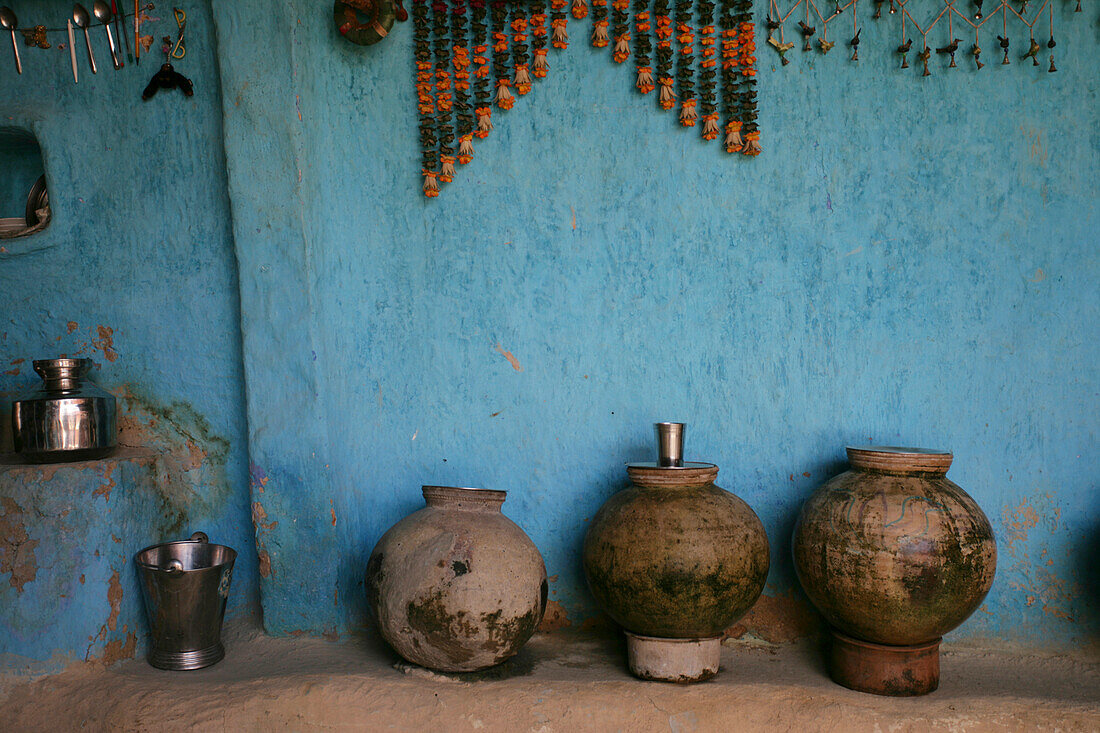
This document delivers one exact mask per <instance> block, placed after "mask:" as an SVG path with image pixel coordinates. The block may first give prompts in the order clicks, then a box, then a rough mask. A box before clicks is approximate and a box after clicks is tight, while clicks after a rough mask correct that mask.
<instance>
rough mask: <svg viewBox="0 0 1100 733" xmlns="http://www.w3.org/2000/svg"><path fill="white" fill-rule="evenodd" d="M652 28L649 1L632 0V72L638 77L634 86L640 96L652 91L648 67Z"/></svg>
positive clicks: (650, 71)
mask: <svg viewBox="0 0 1100 733" xmlns="http://www.w3.org/2000/svg"><path fill="white" fill-rule="evenodd" d="M652 28H653V26H652V24H651V23H650V22H649V0H634V30H635V31H636V32H637V38H636V40H635V41H634V70H635V72H637V74H638V77H637V81H636V82H635V84H634V85H635V86H636V87H637V88H638V91H639V92H641V93H642V94H649V93H650V92H652V91H653V88H654V84H653V67H652V66H650V60H649V54H650V52H652V50H653V38H652V36H651V35H650V31H651V30H652Z"/></svg>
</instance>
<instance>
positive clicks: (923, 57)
mask: <svg viewBox="0 0 1100 733" xmlns="http://www.w3.org/2000/svg"><path fill="white" fill-rule="evenodd" d="M931 56H932V49H931V48H930V47H929V46H925V47H924V50H923V51H921V52H920V53H918V54H917V58H918V59H920V61H921V63H923V64H924V72H923V73H921V76H931V75H932V72H930V71H929V70H928V59H929V58H931Z"/></svg>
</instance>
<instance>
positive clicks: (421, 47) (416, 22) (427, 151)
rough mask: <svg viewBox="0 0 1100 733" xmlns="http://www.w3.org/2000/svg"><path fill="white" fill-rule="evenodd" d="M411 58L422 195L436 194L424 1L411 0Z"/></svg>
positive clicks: (430, 52) (432, 110) (437, 190)
mask: <svg viewBox="0 0 1100 733" xmlns="http://www.w3.org/2000/svg"><path fill="white" fill-rule="evenodd" d="M412 15H413V57H414V58H415V59H416V99H417V105H416V109H417V113H418V114H419V115H420V149H421V151H422V152H421V163H422V165H421V174H422V175H423V176H424V195H425V196H428V197H429V198H431V197H434V196H438V195H439V183H438V181H437V179H436V175H437V171H436V166H437V165H438V164H439V158H438V150H437V148H436V145H437V140H436V134H435V99H434V97H433V95H432V88H433V86H434V84H433V76H434V75H433V73H432V49H431V43H430V41H429V40H428V37H429V26H428V0H413V12H412Z"/></svg>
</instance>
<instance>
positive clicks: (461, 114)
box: [451, 0, 474, 165]
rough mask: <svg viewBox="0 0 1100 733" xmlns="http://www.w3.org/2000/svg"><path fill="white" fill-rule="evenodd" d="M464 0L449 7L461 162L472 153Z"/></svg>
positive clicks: (472, 155)
mask: <svg viewBox="0 0 1100 733" xmlns="http://www.w3.org/2000/svg"><path fill="white" fill-rule="evenodd" d="M466 14H467V13H466V0H454V6H453V7H452V8H451V41H452V42H453V43H454V57H453V60H452V63H453V64H454V80H455V84H454V87H455V97H454V109H455V117H456V120H457V123H456V128H457V131H458V162H459V163H461V164H463V165H465V164H467V163H469V162H470V161H471V160H472V159H473V157H474V144H473V137H474V135H473V130H474V116H473V112H472V110H471V109H470V51H469V48H468V45H469V33H468V32H467V29H466Z"/></svg>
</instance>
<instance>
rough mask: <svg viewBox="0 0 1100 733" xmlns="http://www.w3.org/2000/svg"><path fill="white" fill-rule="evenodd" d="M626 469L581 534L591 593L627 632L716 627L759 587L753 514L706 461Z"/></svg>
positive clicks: (759, 543)
mask: <svg viewBox="0 0 1100 733" xmlns="http://www.w3.org/2000/svg"><path fill="white" fill-rule="evenodd" d="M627 473H628V475H629V476H630V480H631V482H632V483H633V485H632V486H630V488H627V489H624V490H623V491H620V492H619V493H617V494H615V495H614V496H612V497H611V498H610V499H609V500H608V501H607V503H605V504H604V505H603V506H602V507H601V508H600V510H599V512H597V513H596V516H595V517H594V518H593V520H592V524H591V526H590V527H589V529H588V534H587V535H586V537H585V540H584V573H585V577H587V579H588V585H589V587H590V588H591V589H592V595H594V596H595V597H596V601H597V602H598V603H599V604H600V606H601V607H602V608H603V609H604V610H605V611H606V612H607V614H608V615H609V616H611V618H612V619H614V620H615V622H616V623H618V624H619V625H620V626H622V627H623V628H624V629H626V631H628V632H632V633H633V634H634V635H640V636H647V637H663V638H666V639H700V638H709V637H716V636H719V635H720V634H722V632H723V631H724V630H725V629H726V628H728V627H729V626H732V625H733V624H734V623H735V622H736V621H737V620H738V619H739V618H741V616H742V615H744V613H745V612H746V611H748V610H749V608H750V607H751V606H752V604H753V603H755V602H756V599H757V598H758V597H759V596H760V592H761V591H762V590H763V589H764V581H765V579H766V578H767V576H768V562H769V555H768V537H767V535H766V534H765V532H764V526H763V525H762V524H761V523H760V518H759V517H757V516H756V513H755V512H753V510H752V509H751V508H749V505H748V504H746V503H745V502H743V501H742V500H741V499H739V498H737V497H736V496H734V495H733V494H731V493H730V492H728V491H725V490H723V489H720V488H718V487H717V486H715V485H714V479H715V478H716V477H717V476H718V467H717V466H715V465H713V464H710V463H684V464H683V466H680V467H662V466H660V465H656V464H631V465H630V466H628V467H627ZM714 671H717V670H716V669H715V670H714ZM685 681H687V680H685Z"/></svg>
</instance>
